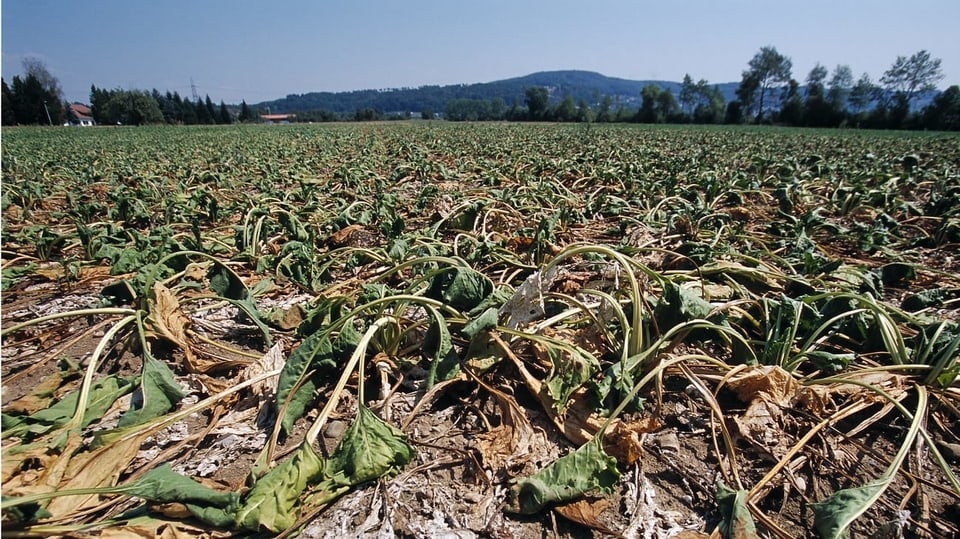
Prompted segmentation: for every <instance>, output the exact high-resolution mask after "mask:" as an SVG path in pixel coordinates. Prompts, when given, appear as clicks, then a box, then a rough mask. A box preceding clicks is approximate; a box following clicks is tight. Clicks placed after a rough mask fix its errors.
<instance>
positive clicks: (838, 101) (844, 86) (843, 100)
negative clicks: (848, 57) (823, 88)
mask: <svg viewBox="0 0 960 539" xmlns="http://www.w3.org/2000/svg"><path fill="white" fill-rule="evenodd" d="M851 88H853V71H852V70H851V69H850V66H848V65H843V64H841V65H838V66H837V67H835V68H833V75H831V77H830V82H829V84H828V85H827V103H829V104H830V106H831V107H832V108H833V110H834V111H835V112H837V113H841V114H842V113H844V112H846V110H847V99H848V98H849V97H850V89H851Z"/></svg>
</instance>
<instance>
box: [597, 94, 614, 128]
mask: <svg viewBox="0 0 960 539" xmlns="http://www.w3.org/2000/svg"><path fill="white" fill-rule="evenodd" d="M612 107H613V98H612V97H610V96H609V95H604V96H603V98H602V99H601V100H600V109H599V110H598V111H597V121H598V122H601V123H609V122H612V121H613V114H612V113H611V112H610V109H611V108H612Z"/></svg>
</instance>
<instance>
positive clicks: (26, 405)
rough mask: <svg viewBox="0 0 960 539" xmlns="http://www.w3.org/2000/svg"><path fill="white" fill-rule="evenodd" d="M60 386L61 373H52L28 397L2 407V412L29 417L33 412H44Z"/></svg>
mask: <svg viewBox="0 0 960 539" xmlns="http://www.w3.org/2000/svg"><path fill="white" fill-rule="evenodd" d="M62 384H63V373H62V372H61V371H57V372H54V373H52V374H50V375H48V376H46V377H44V379H43V380H42V381H41V382H40V383H39V384H38V385H37V386H36V387H35V388H34V389H33V391H32V392H31V393H30V394H29V395H25V396H23V397H21V398H19V399H17V400H15V401H12V402H10V403H9V404H7V405H6V406H4V407H3V409H4V412H7V413H10V412H14V413H17V414H25V415H30V414H33V413H34V412H38V411H40V410H44V409H46V408H48V407H49V406H50V404H51V403H52V402H53V398H54V392H55V391H57V389H59V388H60V386H61V385H62Z"/></svg>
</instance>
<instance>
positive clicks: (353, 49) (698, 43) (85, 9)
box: [0, 0, 960, 103]
mask: <svg viewBox="0 0 960 539" xmlns="http://www.w3.org/2000/svg"><path fill="white" fill-rule="evenodd" d="M906 5H908V4H907V3H906V2H903V1H902V0H897V1H893V0H806V1H803V2H797V1H774V0H727V1H720V0H676V1H670V0H659V1H628V0H590V1H572V0H552V1H538V0H530V1H524V0H512V1H511V0H489V1H479V0H477V1H469V0H462V1H461V0H404V1H399V0H398V1H388V0H343V1H339V2H338V1H333V0H329V1H322V0H273V1H269V2H268V1H254V0H200V1H196V0H158V1H153V2H146V1H137V0H3V1H2V4H0V21H2V38H0V41H2V71H3V77H4V79H5V80H6V81H7V83H8V84H9V83H10V80H11V79H12V78H13V76H14V75H17V74H20V73H22V67H21V60H22V58H23V57H24V56H33V57H37V58H39V59H41V60H42V61H44V62H45V64H46V65H47V68H48V69H49V70H50V71H51V72H52V73H53V74H54V75H55V76H56V77H58V78H59V79H60V82H61V85H62V87H63V90H64V92H65V94H66V98H67V99H69V100H71V101H84V102H86V101H88V96H89V92H90V85H91V84H96V85H97V86H98V87H105V88H110V89H113V88H124V89H152V88H156V89H158V90H160V91H166V90H170V91H178V92H180V94H181V95H186V96H189V95H190V93H191V89H190V81H191V78H192V79H193V82H194V84H195V85H196V88H197V91H198V92H199V94H200V95H201V96H204V95H210V97H211V98H212V99H213V100H214V101H219V100H221V99H222V100H224V101H226V102H227V103H239V102H240V100H241V99H245V100H246V101H247V102H248V103H256V102H260V101H266V100H270V99H275V98H279V97H283V96H285V95H287V94H291V93H306V92H311V91H341V90H355V89H365V88H396V87H405V86H412V87H415V86H421V85H425V84H459V83H473V82H488V81H492V80H498V79H503V78H509V77H515V76H522V75H526V74H528V73H533V72H536V71H545V70H554V69H584V70H590V71H598V72H600V73H603V74H605V75H610V76H614V77H622V78H628V79H638V80H648V79H654V80H675V81H679V80H681V79H682V78H683V75H684V74H685V73H690V75H691V76H692V77H693V78H694V79H695V80H696V79H700V78H704V79H707V80H708V81H709V82H711V83H716V82H729V81H739V80H740V74H741V72H742V71H743V70H744V69H745V68H746V65H747V62H748V61H749V60H750V58H751V57H752V56H753V55H754V54H755V53H756V52H757V51H758V50H759V49H760V47H762V46H765V45H773V46H775V47H776V48H777V50H779V51H780V52H781V53H783V54H785V55H787V56H789V57H790V58H791V59H792V61H793V76H794V78H796V79H797V80H800V81H801V82H802V81H803V80H804V79H805V78H806V75H807V73H808V72H809V71H810V69H811V68H812V67H813V66H814V65H815V64H816V63H817V62H820V63H822V64H823V65H825V66H827V67H828V68H829V69H830V70H832V69H833V67H834V66H836V65H837V64H848V65H849V66H850V67H851V68H852V70H853V72H854V75H855V77H859V76H860V74H862V73H864V72H866V73H868V74H869V75H870V77H871V78H872V79H873V81H874V82H877V81H878V80H879V78H880V76H881V75H882V74H883V72H884V71H885V70H887V69H888V68H889V67H890V65H891V64H892V63H893V62H894V60H896V57H897V56H899V55H902V56H909V55H910V54H913V53H914V52H917V51H919V50H921V49H926V50H928V51H929V52H930V54H931V55H932V56H933V57H934V58H940V59H941V60H942V62H943V63H942V69H943V73H944V74H945V75H946V77H945V79H944V80H943V81H942V82H941V84H940V86H941V87H946V86H948V85H950V84H960V32H958V31H957V30H956V28H957V26H958V24H960V0H914V1H912V2H910V3H909V6H910V7H905V6H906Z"/></svg>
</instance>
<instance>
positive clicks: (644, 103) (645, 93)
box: [637, 84, 663, 124]
mask: <svg viewBox="0 0 960 539" xmlns="http://www.w3.org/2000/svg"><path fill="white" fill-rule="evenodd" d="M661 91H662V90H661V89H660V86H659V85H657V84H647V85H646V86H644V87H643V90H641V91H640V111H639V112H637V121H638V122H643V123H647V124H654V123H660V122H663V118H659V117H658V115H657V100H658V98H659V97H660V93H661Z"/></svg>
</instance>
